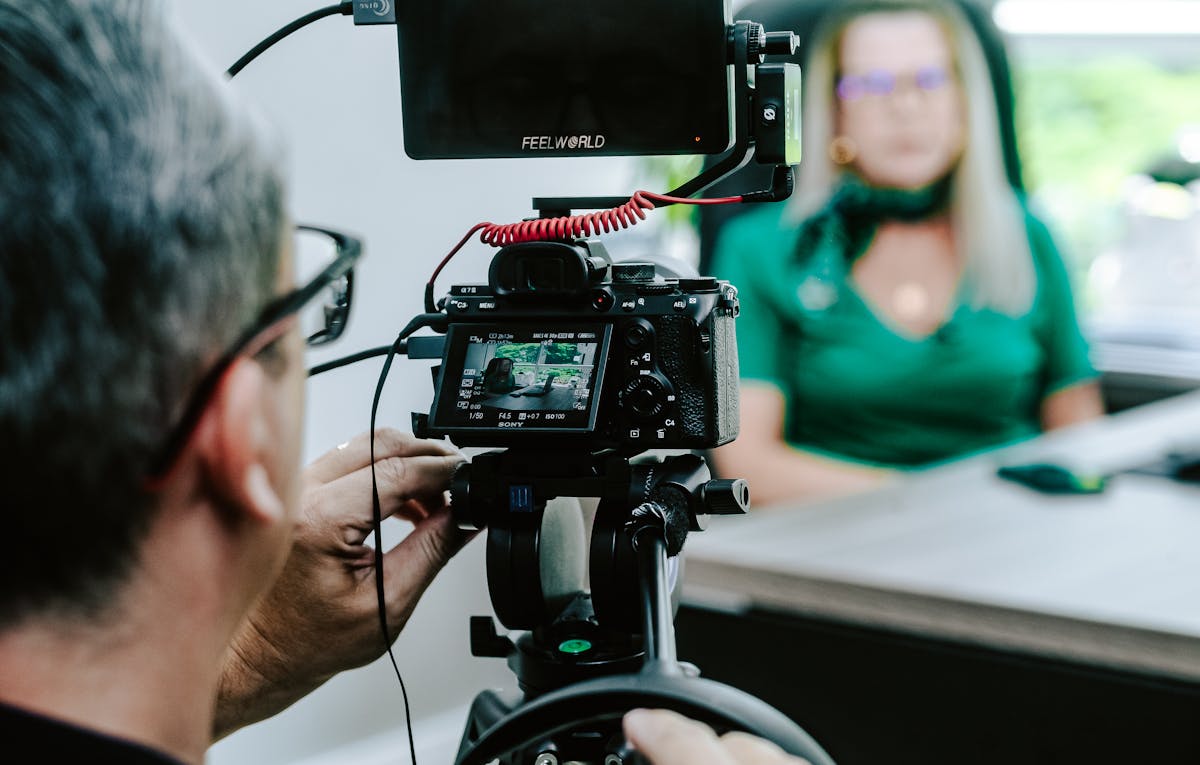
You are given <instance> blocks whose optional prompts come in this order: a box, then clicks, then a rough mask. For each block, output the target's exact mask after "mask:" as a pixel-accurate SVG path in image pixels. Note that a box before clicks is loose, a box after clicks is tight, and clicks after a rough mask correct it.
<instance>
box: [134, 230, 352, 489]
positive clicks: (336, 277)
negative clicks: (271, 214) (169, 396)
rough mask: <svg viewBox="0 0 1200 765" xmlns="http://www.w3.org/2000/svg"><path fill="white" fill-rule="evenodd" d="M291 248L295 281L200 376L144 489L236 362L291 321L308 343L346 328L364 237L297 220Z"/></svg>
mask: <svg viewBox="0 0 1200 765" xmlns="http://www.w3.org/2000/svg"><path fill="white" fill-rule="evenodd" d="M292 252H293V258H292V264H293V271H294V273H295V274H296V283H297V285H298V286H297V287H296V288H295V289H293V290H291V291H289V292H286V293H284V294H283V295H280V296H279V297H277V298H275V299H274V300H272V301H271V302H270V303H268V304H267V306H266V307H265V308H263V310H262V311H261V312H260V313H259V315H258V319H257V320H255V322H254V323H253V324H251V325H250V326H249V327H247V328H246V329H245V330H244V331H243V332H242V333H241V334H240V335H239V336H238V340H237V342H235V343H234V344H233V345H232V346H230V347H229V349H228V350H227V351H225V353H223V354H222V355H221V357H220V358H219V359H218V360H217V362H216V363H215V364H214V365H213V366H212V368H211V369H209V370H208V372H206V373H205V374H204V376H203V377H202V378H200V382H199V384H197V386H196V388H195V390H194V391H193V392H192V395H191V398H190V399H189V400H188V405H187V407H186V408H185V409H184V413H183V416H182V417H181V418H180V420H179V422H178V423H177V424H176V425H175V427H174V428H172V429H171V432H170V433H169V434H168V436H167V439H166V440H165V441H164V443H163V446H162V448H161V449H160V450H159V452H158V455H157V457H156V458H155V459H154V461H153V462H152V463H151V465H150V470H149V471H148V473H147V478H146V488H147V490H149V491H154V490H155V489H156V488H157V487H158V485H159V484H160V483H161V482H162V480H163V479H165V478H166V476H167V475H169V474H170V472H171V469H172V468H173V467H174V465H175V462H176V460H178V459H179V455H180V453H181V452H182V451H183V448H184V445H185V444H186V443H187V441H188V439H189V438H190V437H191V434H192V431H193V430H194V429H195V427H196V423H197V422H199V420H200V416H201V414H203V412H204V409H205V407H207V406H208V400H209V398H210V397H211V396H212V394H213V391H215V390H216V389H217V387H218V386H219V384H220V382H221V378H222V377H223V376H224V375H225V373H226V372H227V371H228V370H229V368H230V367H231V366H233V362H234V361H236V360H237V359H238V358H239V357H241V356H251V357H253V356H256V355H258V354H259V353H261V352H262V351H264V350H266V349H267V348H268V347H269V346H270V345H271V344H272V343H274V342H275V341H276V340H278V339H279V338H280V337H282V336H283V335H284V334H285V333H286V332H287V330H288V329H289V328H290V327H291V326H292V321H293V320H295V321H297V323H298V324H299V326H300V330H301V332H302V334H303V336H304V338H305V342H306V343H307V345H309V346H310V347H311V346H317V345H324V344H326V343H331V342H333V341H334V340H337V339H338V338H339V337H341V335H342V333H343V332H344V331H345V329H346V322H347V320H348V319H349V316H350V304H351V299H352V297H353V294H354V270H353V269H354V263H355V261H357V260H358V258H359V256H360V255H361V254H362V242H361V241H360V240H359V239H356V238H355V237H352V236H350V235H348V234H344V233H342V232H340V231H333V230H331V229H326V228H320V227H317V226H307V225H299V226H296V230H295V240H294V245H293V250H292Z"/></svg>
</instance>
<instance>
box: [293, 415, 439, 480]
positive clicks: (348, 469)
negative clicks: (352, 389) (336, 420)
mask: <svg viewBox="0 0 1200 765" xmlns="http://www.w3.org/2000/svg"><path fill="white" fill-rule="evenodd" d="M443 455H444V456H449V455H458V456H459V458H460V459H461V458H462V457H461V452H459V451H458V449H457V448H455V446H454V445H453V444H451V443H450V442H449V441H433V440H430V439H427V438H417V437H416V436H414V435H412V434H411V433H402V432H400V431H398V430H394V429H392V428H379V429H378V430H376V431H375V460H376V461H379V460H384V459H388V458H390V457H415V456H443ZM370 464H371V439H370V434H369V433H360V434H358V435H357V436H355V437H354V438H352V439H350V440H349V441H347V442H346V443H344V444H339V445H338V446H336V447H334V448H333V449H330V450H329V451H327V452H325V453H324V454H322V455H321V456H320V457H318V458H317V459H315V460H314V461H313V462H312V463H311V464H310V465H309V466H308V467H307V468H305V471H304V478H305V480H307V481H315V482H317V483H329V482H330V481H335V480H337V479H339V478H341V477H343V476H347V475H350V474H351V473H353V472H355V471H356V470H361V469H362V468H364V467H368V466H369V465H370Z"/></svg>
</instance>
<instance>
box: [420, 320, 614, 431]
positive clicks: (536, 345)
mask: <svg viewBox="0 0 1200 765" xmlns="http://www.w3.org/2000/svg"><path fill="white" fill-rule="evenodd" d="M610 329H611V327H610V325H607V324H601V325H596V324H588V325H584V324H579V325H575V324H571V325H565V324H556V323H547V324H542V325H539V326H512V325H504V326H500V325H489V324H459V325H454V326H451V327H450V331H449V332H448V334H447V337H446V357H445V358H446V363H445V364H443V366H442V378H441V384H440V385H439V386H438V393H437V399H436V400H435V401H434V404H433V417H432V421H431V424H432V425H433V427H434V428H436V429H437V430H438V431H444V432H448V433H453V432H456V431H479V432H498V433H500V432H503V433H511V432H513V431H517V430H537V431H552V432H558V433H588V432H591V430H592V429H593V428H594V427H595V424H596V412H597V410H598V408H599V404H600V387H601V383H602V378H603V375H604V359H605V354H606V352H607V350H608V336H609V332H610Z"/></svg>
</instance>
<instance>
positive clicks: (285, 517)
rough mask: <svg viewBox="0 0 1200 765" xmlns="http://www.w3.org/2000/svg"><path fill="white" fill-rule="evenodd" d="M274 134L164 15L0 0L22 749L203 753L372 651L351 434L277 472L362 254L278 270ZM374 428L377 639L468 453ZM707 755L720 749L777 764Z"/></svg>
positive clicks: (96, 754)
mask: <svg viewBox="0 0 1200 765" xmlns="http://www.w3.org/2000/svg"><path fill="white" fill-rule="evenodd" d="M276 143H277V141H276V140H275V136H272V135H271V134H270V133H269V132H268V131H267V130H266V129H265V127H264V126H263V125H262V124H260V122H259V121H258V120H257V119H256V117H255V115H254V114H253V112H251V111H250V110H249V109H248V108H247V107H246V106H245V105H244V104H242V103H240V102H239V101H238V99H237V98H236V96H235V94H234V93H233V91H232V90H231V89H230V88H228V87H227V86H226V84H225V83H224V82H223V78H222V76H221V75H220V74H219V73H218V72H217V71H216V70H215V69H213V68H212V67H210V66H208V65H206V64H204V63H203V62H202V61H201V60H200V59H199V57H197V56H196V55H195V54H194V53H193V52H192V50H191V48H190V47H189V45H188V44H187V41H186V40H183V39H181V37H180V36H179V35H177V33H176V32H175V31H174V30H173V29H171V27H170V26H169V24H168V23H167V22H166V21H165V19H164V16H163V11H162V9H161V7H160V5H159V4H157V3H153V2H151V0H104V1H102V0H54V2H50V1H49V0H42V1H37V0H32V1H31V0H22V1H21V2H16V1H15V0H0V220H2V221H3V224H2V225H0V433H3V435H4V443H5V444H6V445H7V449H6V450H5V453H4V458H3V459H2V460H0V481H2V482H3V485H4V487H5V489H4V490H5V504H4V507H5V509H6V510H7V511H8V512H7V516H8V517H7V519H6V520H7V524H8V525H7V533H8V536H9V539H10V543H9V545H8V546H7V549H6V551H5V554H4V556H2V561H3V562H2V563H0V570H2V572H3V573H2V574H0V583H2V584H0V702H2V703H0V733H2V735H3V738H4V741H5V744H6V745H7V746H8V747H10V748H12V749H13V750H15V751H21V750H23V751H36V752H37V753H38V757H39V759H44V760H46V761H51V762H58V761H93V762H94V761H100V762H115V761H120V762H143V763H177V762H190V763H201V762H203V761H204V758H205V751H206V750H207V748H208V746H209V744H210V743H211V742H212V741H213V740H214V739H216V738H220V737H221V736H224V735H227V734H228V733H230V732H232V731H234V730H236V729H238V728H239V727H241V726H244V725H247V724H250V723H253V722H255V721H258V720H261V719H264V718H265V717H268V716H270V715H272V714H274V713H276V712H278V711H280V710H282V709H284V708H286V707H287V706H289V705H290V704H292V703H293V702H295V701H296V700H297V699H299V698H301V697H302V696H304V695H305V694H307V693H309V692H310V691H312V690H313V689H315V688H317V687H318V686H320V685H321V684H322V683H324V682H325V681H326V680H328V679H329V678H331V677H332V676H333V675H335V674H336V673H338V672H340V671H342V670H344V669H349V668H352V667H357V666H361V665H364V664H366V663H368V662H370V661H372V660H373V659H375V658H376V657H378V656H379V655H380V654H381V652H382V650H383V646H382V645H381V643H382V641H381V640H380V638H379V622H378V618H379V617H378V613H377V604H376V595H375V570H374V566H375V559H374V551H373V550H372V548H371V547H370V546H369V545H368V544H366V541H367V538H368V535H369V534H370V533H371V531H372V529H373V520H372V503H371V488H372V477H373V476H372V471H371V469H370V468H371V466H372V463H371V460H372V441H371V439H370V438H369V437H368V436H367V435H362V436H359V437H357V438H355V439H353V440H351V441H350V442H349V443H347V444H343V445H342V446H340V447H337V448H334V449H331V450H330V451H329V452H328V453H327V454H325V455H324V456H322V457H321V458H319V459H318V460H317V461H316V462H314V463H313V464H312V465H311V466H309V467H308V468H307V469H306V470H304V471H301V470H300V469H299V459H300V444H301V441H302V439H301V422H302V411H303V405H304V401H303V398H304V396H303V390H304V380H305V370H304V362H303V343H304V340H303V339H302V337H301V335H300V333H299V331H298V330H297V327H296V316H297V314H298V313H301V312H304V311H306V310H308V309H309V308H311V307H312V306H313V305H316V306H317V308H321V307H322V306H321V305H320V304H319V302H316V301H317V300H318V299H319V298H320V297H321V296H322V295H324V294H325V293H326V292H327V291H328V290H330V289H336V287H337V281H338V279H339V278H340V276H341V275H342V274H343V273H344V271H345V269H346V268H348V267H349V266H350V265H352V263H353V259H354V257H355V256H356V254H357V250H356V243H355V242H354V241H353V240H352V239H351V238H348V237H345V236H343V235H340V234H338V233H337V232H326V233H328V235H329V236H330V237H331V238H332V240H333V241H335V242H336V243H337V246H336V248H335V249H336V259H335V260H334V262H332V263H331V264H330V266H329V268H328V269H326V270H325V271H323V272H322V273H321V274H320V275H318V276H317V277H316V278H315V279H312V280H308V281H304V282H302V283H301V282H298V280H297V279H296V278H295V275H294V273H293V271H294V264H293V253H292V249H291V247H290V241H291V231H292V224H291V222H290V221H289V219H288V216H287V214H286V209H287V191H286V184H285V181H284V179H283V177H282V174H281V171H280V157H279V156H278V155H277V153H276V152H275V151H274V150H273V149H272V146H273V145H274V144H276ZM336 331H337V328H336V327H335V326H333V325H330V326H329V327H327V332H328V334H329V335H331V336H332V335H334V334H336ZM373 446H374V460H375V463H374V467H375V468H376V471H375V475H376V476H377V478H378V488H379V494H380V497H381V505H382V514H383V516H384V517H389V516H395V517H398V518H402V519H405V520H407V521H410V522H411V523H412V524H413V529H412V531H411V533H410V534H409V535H408V536H407V537H405V538H404V540H403V541H402V542H400V543H399V544H398V545H397V546H395V547H394V548H392V549H390V550H388V551H386V553H385V555H384V557H383V565H384V567H385V570H386V574H385V577H384V579H385V582H386V584H387V587H388V590H387V593H386V598H385V599H386V604H387V623H388V628H389V633H390V634H391V635H393V636H394V635H396V634H397V633H398V632H399V631H400V629H401V628H402V627H403V626H404V623H405V621H406V620H407V618H408V616H409V615H410V614H411V612H412V609H413V607H414V606H415V604H416V602H417V599H418V598H419V597H420V595H421V593H422V592H423V591H424V590H425V588H426V586H427V585H428V584H429V583H430V581H431V580H432V579H433V577H434V576H435V574H436V573H437V571H438V570H440V568H441V567H442V566H443V565H444V564H445V563H446V562H447V561H448V560H449V558H450V557H452V556H453V555H454V553H455V552H456V551H457V550H458V549H459V548H460V547H461V546H462V544H463V543H464V542H465V541H466V538H465V537H464V536H463V535H462V534H461V533H460V532H459V531H458V530H457V528H456V526H455V524H454V523H453V522H452V520H451V518H450V515H449V513H448V508H447V507H446V500H445V489H446V486H447V484H448V480H449V477H450V475H451V473H452V472H453V470H454V469H455V467H456V466H457V465H458V464H459V463H460V462H461V461H462V459H463V458H462V456H461V455H460V454H459V453H458V452H457V450H456V449H454V448H453V447H452V446H450V445H449V444H447V443H444V442H437V441H424V440H418V439H415V438H413V437H411V436H407V435H404V434H400V433H396V432H392V431H382V432H379V433H377V434H376V435H375V437H374V443H373ZM630 725H631V728H630V735H631V736H632V737H633V738H634V739H635V741H636V742H638V743H639V745H644V746H645V751H647V753H649V754H650V755H651V758H652V759H653V760H654V761H655V762H656V763H658V764H659V765H668V764H669V763H673V762H680V761H682V760H680V759H679V757H680V756H682V755H681V752H684V751H690V750H686V749H685V748H684V747H683V746H682V745H683V744H684V743H689V742H683V741H681V740H680V739H679V737H678V734H677V731H679V730H680V726H681V725H683V726H690V725H692V723H688V722H686V721H681V720H678V719H675V717H674V716H671V715H659V714H657V713H656V714H654V715H651V716H650V717H645V716H634V717H632V718H631V720H630ZM714 741H715V737H714V739H712V740H709V741H708V743H709V744H713V743H714ZM691 743H694V742H691ZM22 745H24V746H22ZM716 746H717V748H716V749H714V750H712V751H714V752H719V753H721V756H724V757H725V759H724V760H722V759H720V758H719V757H717V755H716V754H714V755H713V758H712V760H711V761H713V762H722V761H732V760H730V759H729V756H735V757H737V758H739V760H740V761H743V762H769V761H771V760H763V759H760V758H757V756H751V755H745V756H743V754H742V753H740V752H739V751H738V750H736V749H735V748H732V747H731V745H729V744H728V742H725V743H717V744H716ZM763 746H764V748H765V750H766V751H771V750H770V748H769V746H766V745H765V744H764V745H763ZM688 761H690V762H695V761H697V760H695V759H690V760H688Z"/></svg>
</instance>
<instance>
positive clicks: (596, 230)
mask: <svg viewBox="0 0 1200 765" xmlns="http://www.w3.org/2000/svg"><path fill="white" fill-rule="evenodd" d="M742 200H743V198H742V197H741V196H736V197H714V198H710V199H686V198H682V197H672V196H667V195H665V194H655V193H654V192H651V191H636V192H634V194H633V196H632V197H630V198H629V201H628V202H626V203H625V204H623V205H620V206H618V207H613V208H611V209H609V210H600V211H598V212H593V213H586V214H583V215H569V216H565V217H559V218H536V219H534V220H523V221H521V222H519V223H504V224H496V223H477V224H475V225H474V226H472V227H471V230H470V231H468V232H467V234H466V236H464V237H463V238H462V239H461V240H459V242H458V244H456V245H455V246H454V249H452V250H450V252H449V253H448V254H447V255H446V257H445V258H443V259H442V262H441V263H439V264H438V266H437V268H436V269H434V272H433V275H432V276H431V277H430V278H429V283H428V284H427V285H426V302H427V303H429V302H430V301H431V300H432V294H433V284H434V282H435V281H437V277H438V274H440V273H441V272H442V269H443V268H445V266H446V264H447V263H449V262H450V259H451V258H453V257H454V255H455V254H456V253H457V252H458V251H459V250H460V249H462V247H463V245H464V244H466V243H467V241H468V240H470V238H471V237H472V236H473V235H474V234H475V232H477V231H479V232H481V233H480V234H479V241H481V242H483V243H484V244H488V245H491V246H492V247H505V246H508V245H510V244H520V243H521V242H544V241H548V240H560V239H573V238H575V237H581V236H595V235H597V234H602V233H603V234H607V233H611V232H613V231H619V230H621V229H626V228H629V227H630V226H633V225H636V224H637V222H638V221H642V220H645V219H646V211H647V210H653V209H654V208H655V207H656V206H657V205H656V203H658V204H682V205H726V204H734V203H738V202H741V201H742Z"/></svg>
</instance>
